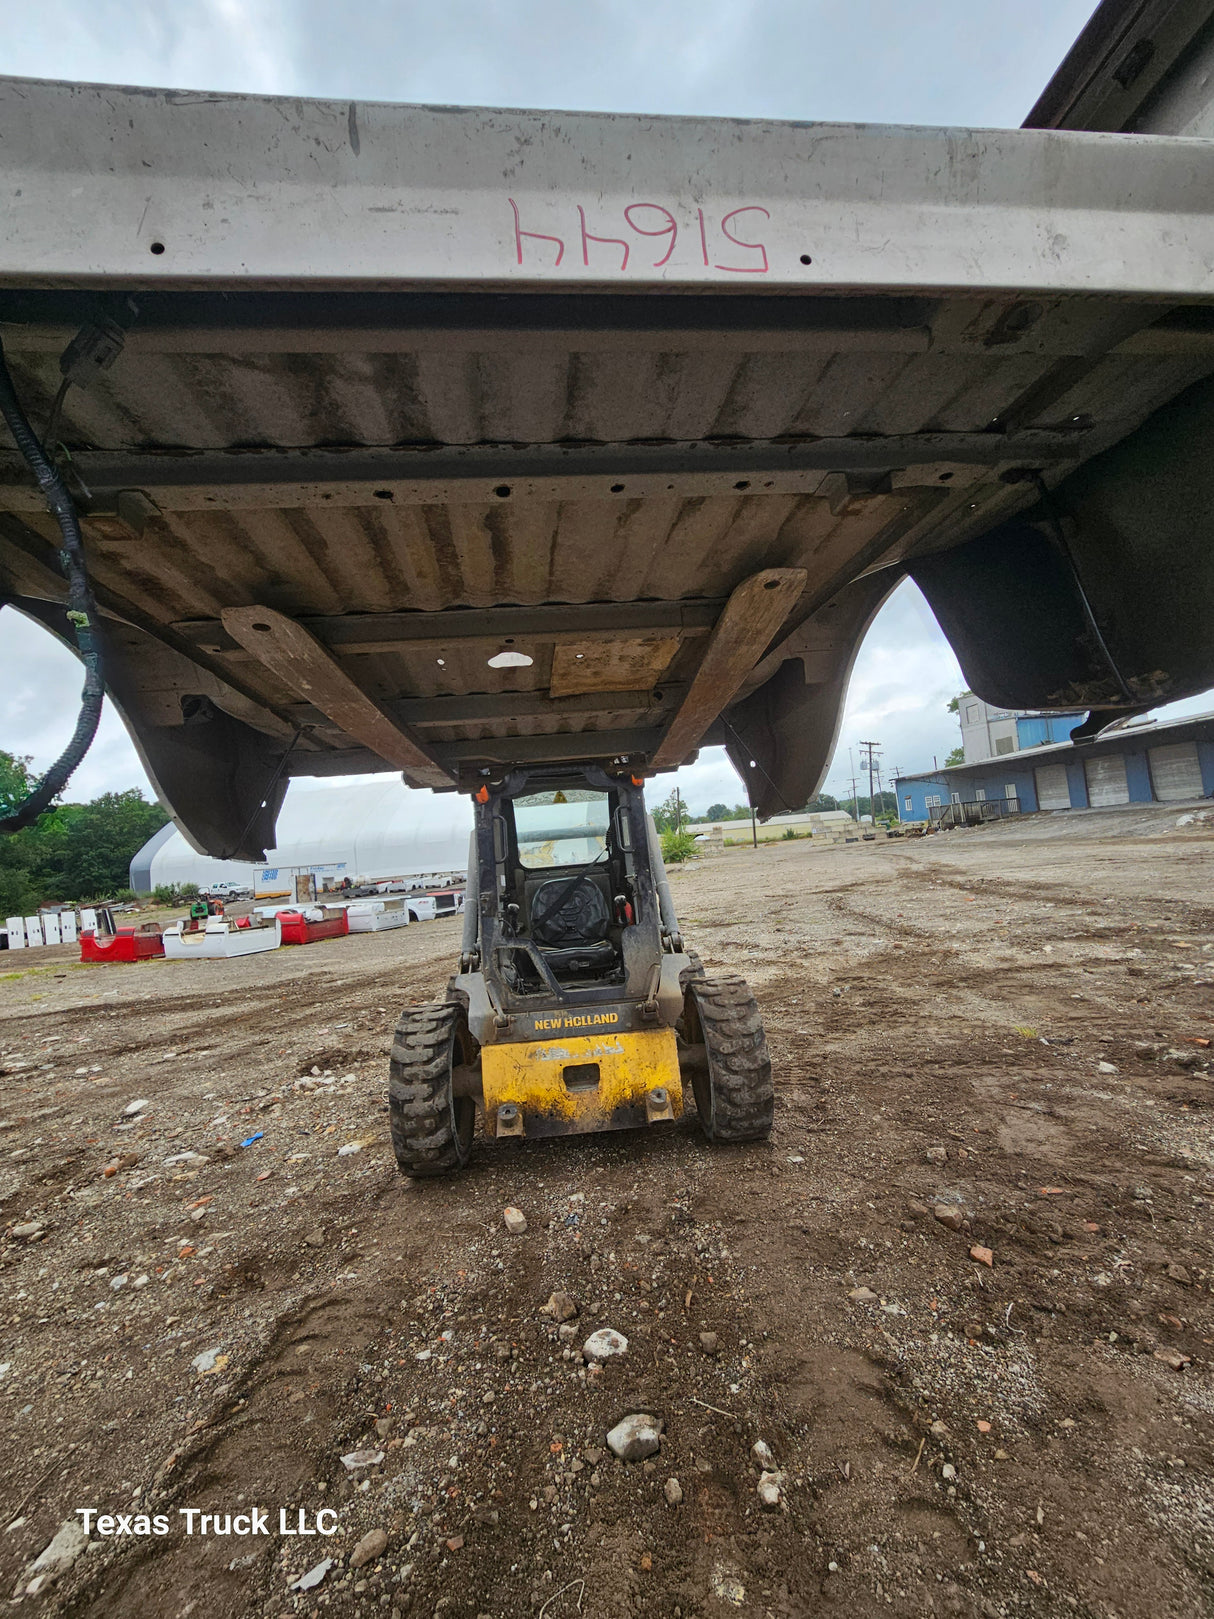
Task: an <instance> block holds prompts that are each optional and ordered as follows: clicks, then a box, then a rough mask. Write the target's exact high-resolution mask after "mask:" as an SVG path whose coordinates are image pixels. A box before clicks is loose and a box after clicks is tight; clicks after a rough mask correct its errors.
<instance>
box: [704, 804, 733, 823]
mask: <svg viewBox="0 0 1214 1619" xmlns="http://www.w3.org/2000/svg"><path fill="white" fill-rule="evenodd" d="M704 819H705V820H706V821H727V820H728V819H729V805H728V804H710V805H709V806H708V809H707V811H706V812H705V815H704Z"/></svg>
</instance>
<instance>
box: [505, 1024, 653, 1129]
mask: <svg viewBox="0 0 1214 1619" xmlns="http://www.w3.org/2000/svg"><path fill="white" fill-rule="evenodd" d="M481 1085H482V1089H483V1094H484V1099H485V1130H486V1132H487V1134H489V1135H491V1136H498V1135H526V1136H558V1135H577V1134H580V1133H582V1132H589V1131H594V1130H628V1129H632V1128H634V1127H636V1126H639V1125H645V1124H654V1123H658V1122H660V1121H662V1120H665V1119H677V1118H679V1117H680V1115H681V1114H682V1112H683V1087H682V1084H681V1082H680V1079H679V1058H678V1051H677V1048H676V1044H675V1034H674V1030H673V1029H646V1030H643V1031H641V1032H640V1033H636V1034H614V1033H612V1034H600V1035H576V1036H573V1037H572V1038H564V1039H561V1038H559V1037H558V1038H555V1039H549V1040H528V1041H523V1042H520V1043H519V1044H517V1045H500V1046H483V1047H482V1048H481Z"/></svg>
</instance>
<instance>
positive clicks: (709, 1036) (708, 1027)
mask: <svg viewBox="0 0 1214 1619" xmlns="http://www.w3.org/2000/svg"><path fill="white" fill-rule="evenodd" d="M688 999H689V1000H693V1001H694V1005H695V1013H696V1018H697V1021H698V1022H699V1026H700V1031H701V1033H702V1035H703V1039H704V1045H705V1047H706V1049H707V1054H708V1074H707V1080H706V1085H705V1086H702V1087H701V1089H705V1090H706V1091H707V1092H708V1093H709V1095H710V1107H709V1109H708V1110H707V1113H708V1116H707V1117H706V1116H705V1112H706V1110H705V1109H704V1108H703V1107H701V1108H700V1122H701V1124H702V1125H703V1127H704V1133H705V1134H706V1135H707V1136H708V1138H709V1140H711V1141H766V1140H767V1138H768V1136H769V1135H770V1134H771V1126H772V1116H773V1112H774V1106H775V1096H774V1092H773V1089H772V1081H771V1056H770V1054H769V1053H768V1050H767V1036H766V1035H765V1033H764V1032H763V1019H762V1017H761V1015H760V1013H759V1007H758V1003H757V1002H756V1001H755V998H754V996H753V994H752V993H751V990H750V985H749V984H748V983H747V982H746V980H745V979H744V978H740V977H738V976H737V975H736V974H735V973H721V974H720V975H718V976H714V977H711V978H709V977H707V976H705V977H700V978H695V979H693V980H692V981H691V983H690V984H689V985H688ZM696 1100H697V1105H698V1104H699V1102H700V1096H699V1094H697V1097H696Z"/></svg>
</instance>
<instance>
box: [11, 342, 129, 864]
mask: <svg viewBox="0 0 1214 1619" xmlns="http://www.w3.org/2000/svg"><path fill="white" fill-rule="evenodd" d="M0 415H2V416H3V417H4V420H5V421H6V422H7V424H8V430H9V432H10V433H11V434H12V435H13V442H14V443H15V444H16V446H17V448H18V450H19V451H20V452H21V455H22V456H23V458H24V460H25V462H26V465H27V466H28V467H29V469H30V471H31V472H32V473H33V474H34V477H35V478H36V479H37V481H38V487H39V488H40V489H41V490H42V495H43V498H44V499H45V501H46V504H47V509H48V510H49V512H50V513H51V516H52V517H53V518H54V519H55V521H56V523H58V525H59V533H60V534H61V536H62V538H63V544H62V545H61V546H60V549H59V566H60V567H61V568H62V569H63V573H64V576H65V577H66V579H67V616H68V621H69V622H70V624H71V626H72V631H73V633H74V635H75V638H76V648H77V650H78V651H79V653H80V660H81V662H82V663H83V664H84V690H83V692H82V693H81V696H80V713H79V716H78V717H77V720H76V729H75V730H74V731H73V733H72V739H71V741H70V742H69V743H68V745H67V747H66V748H65V749H64V750H63V752H62V753H61V754H60V755H59V757H58V759H56V760H55V762H54V764H53V765H52V766H51V768H50V769H49V770H48V771H47V773H46V775H45V776H43V778H42V780H41V781H40V782H39V783H38V785H37V786H36V787H35V788H34V790H33V791H32V792H31V793H30V794H29V796H28V797H27V798H25V799H24V800H23V801H22V802H21V803H20V804H19V805H18V806H17V808H16V809H15V810H14V811H13V812H12V814H11V815H6V816H5V817H3V819H0V832H20V830H21V829H22V827H25V826H29V825H30V824H31V823H32V822H34V821H36V820H37V819H38V817H39V816H40V815H41V814H42V813H43V811H44V810H46V809H48V808H49V807H50V805H51V803H52V802H53V800H54V799H55V798H56V797H57V796H58V794H59V793H61V792H62V791H63V789H64V788H65V787H66V786H67V784H68V781H69V780H70V778H71V775H72V772H73V771H74V770H75V769H76V766H77V765H78V764H79V763H80V761H81V760H82V759H83V758H84V756H85V754H86V753H87V752H88V750H89V746H90V744H91V743H92V740H93V738H94V736H95V735H96V734H97V725H98V722H99V721H100V719H101V705H102V703H103V702H104V700H105V684H104V682H103V680H102V678H101V648H100V646H99V645H98V642H97V634H96V625H97V604H96V602H95V601H94V600H93V592H92V591H91V589H90V588H89V580H88V571H87V569H86V567H85V562H84V541H83V536H82V534H81V532H80V519H79V517H78V516H77V513H76V507H75V503H74V502H73V500H72V497H71V495H70V493H69V492H68V487H67V484H66V483H64V481H63V477H62V474H61V473H60V472H59V469H58V468H57V467H56V466H55V465H54V464H53V463H52V462H51V461H50V460H49V459H48V457H47V455H46V453H45V451H44V450H43V448H42V445H41V444H40V443H39V442H38V438H37V435H36V434H35V433H34V430H33V428H32V427H31V426H30V424H29V421H28V419H27V417H26V414H25V412H24V411H23V410H22V408H21V401H20V400H19V399H18V398H17V391H16V389H15V388H14V387H13V379H12V377H11V376H10V375H9V371H8V365H7V363H6V361H5V358H4V344H3V342H2V341H0Z"/></svg>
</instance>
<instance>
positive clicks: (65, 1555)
mask: <svg viewBox="0 0 1214 1619" xmlns="http://www.w3.org/2000/svg"><path fill="white" fill-rule="evenodd" d="M88 1543H89V1537H88V1536H87V1535H86V1534H85V1532H84V1525H83V1524H82V1523H81V1522H80V1519H79V1518H68V1519H67V1520H66V1521H65V1522H63V1523H61V1524H60V1526H59V1528H58V1530H57V1532H56V1534H55V1538H54V1539H53V1540H52V1541H51V1543H50V1545H49V1546H46V1547H44V1548H43V1550H42V1551H40V1552H39V1553H38V1556H37V1557H35V1559H34V1561H33V1562H32V1563H31V1564H30V1566H29V1567H28V1568H27V1569H26V1571H25V1575H24V1576H23V1577H24V1578H26V1579H28V1582H29V1583H28V1584H27V1585H26V1587H25V1590H26V1594H27V1595H28V1596H37V1594H38V1592H39V1591H43V1590H45V1589H46V1587H47V1586H48V1585H49V1584H50V1583H51V1581H52V1580H57V1579H58V1578H59V1576H60V1575H61V1574H66V1573H67V1571H68V1569H69V1568H71V1566H72V1564H73V1563H74V1562H75V1561H76V1559H77V1558H78V1557H79V1556H80V1553H81V1552H82V1551H83V1550H84V1549H85V1547H86V1546H87V1545H88Z"/></svg>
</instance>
